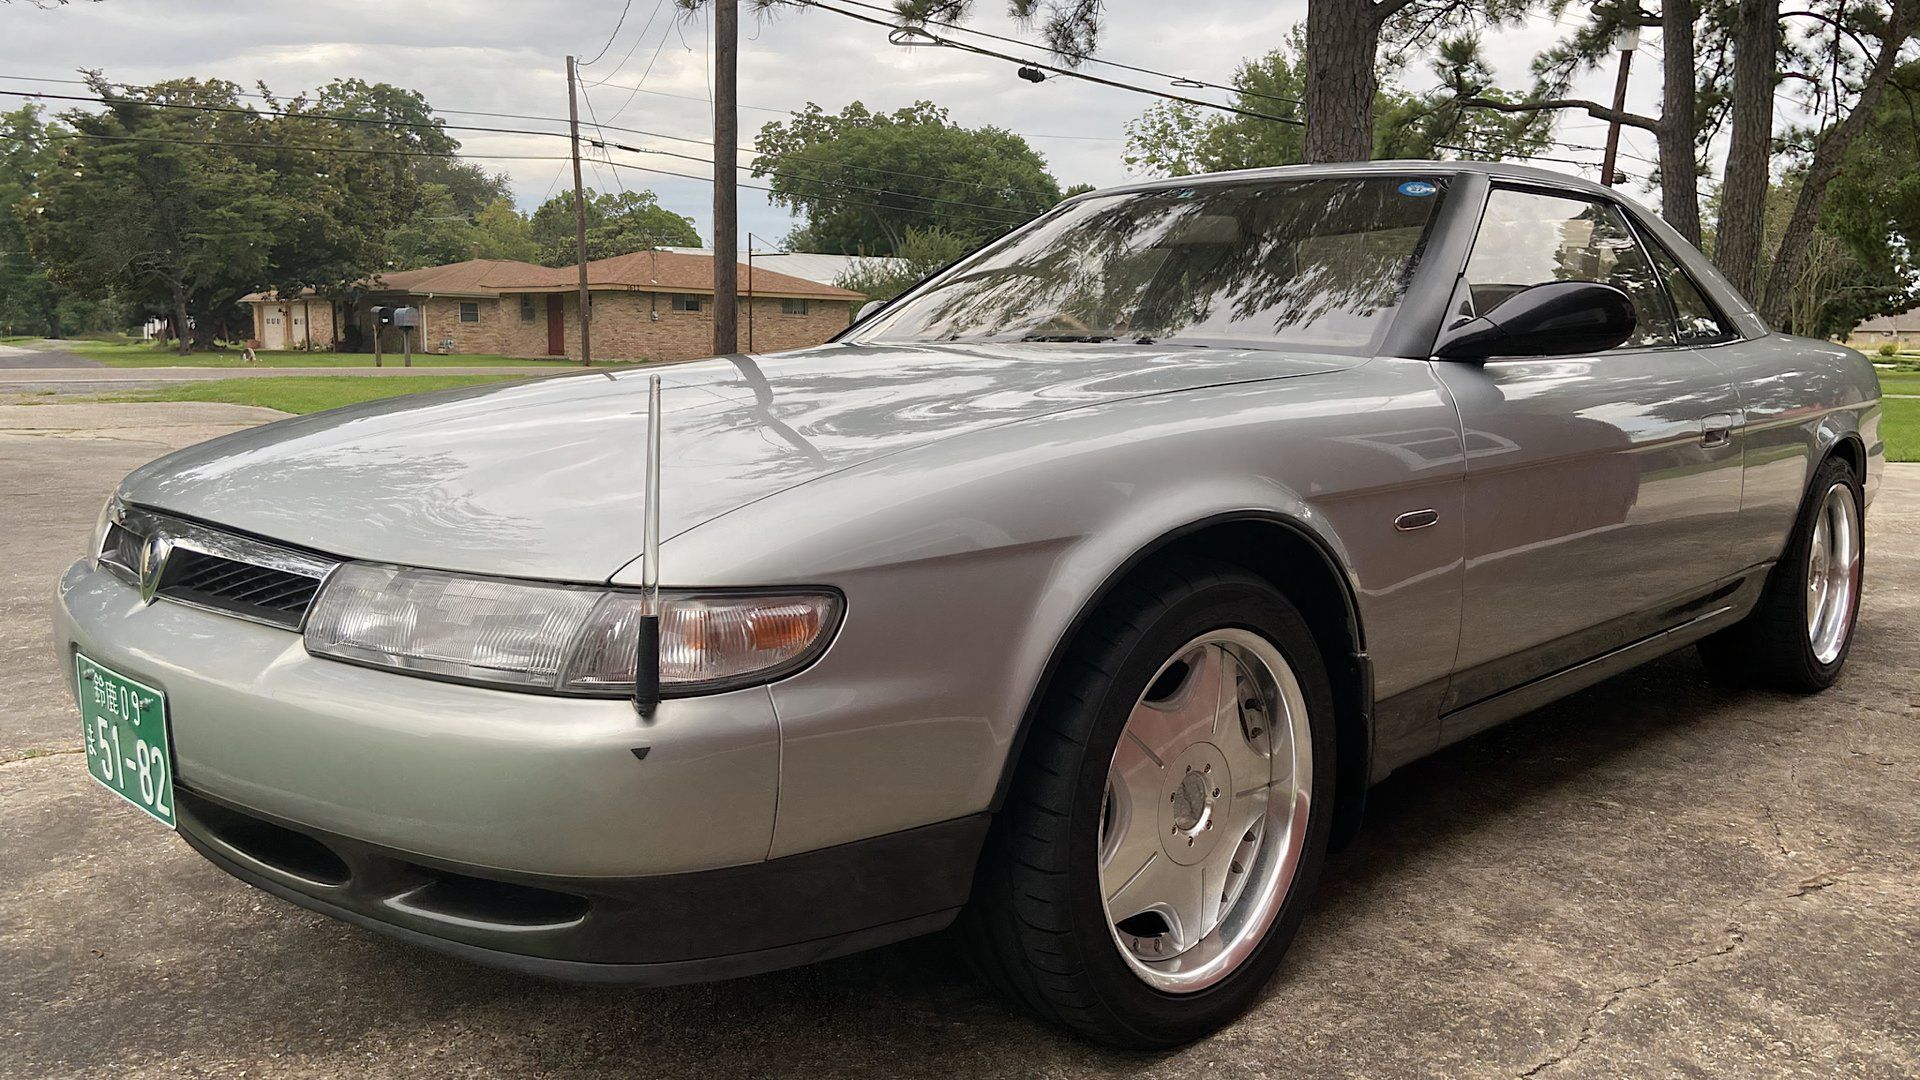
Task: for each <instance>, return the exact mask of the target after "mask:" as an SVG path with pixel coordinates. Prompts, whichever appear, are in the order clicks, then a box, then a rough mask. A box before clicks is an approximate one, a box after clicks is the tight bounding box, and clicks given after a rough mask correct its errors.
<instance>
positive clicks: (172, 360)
mask: <svg viewBox="0 0 1920 1080" xmlns="http://www.w3.org/2000/svg"><path fill="white" fill-rule="evenodd" d="M55 347H57V348H59V349H61V350H63V351H65V352H70V353H73V354H74V355H76V356H84V357H86V358H87V359H89V360H98V361H100V362H101V363H103V364H106V365H107V366H108V367H123V368H145V367H236V368H237V367H248V366H258V367H372V366H373V354H372V353H330V352H311V353H309V352H269V351H266V350H262V351H260V352H258V353H256V354H255V355H256V356H257V357H258V363H257V364H256V365H249V364H248V363H247V362H246V360H245V359H244V358H243V357H242V356H241V354H240V351H239V350H237V349H235V350H231V351H226V352H196V353H190V354H188V355H186V356H181V355H180V354H179V353H176V352H174V351H173V350H172V349H163V348H161V347H159V346H157V345H153V344H149V343H147V342H144V341H137V342H133V343H130V344H125V345H121V344H114V343H111V342H104V341H61V342H57V343H55ZM401 359H402V358H401V355H400V354H399V353H389V354H388V355H387V356H386V357H385V358H384V363H385V365H386V366H388V367H399V366H401ZM413 366H414V367H523V366H526V367H552V368H569V367H575V366H577V365H575V364H574V363H573V362H572V361H571V360H524V359H521V358H519V357H513V356H491V355H460V356H434V355H432V354H424V353H414V354H413Z"/></svg>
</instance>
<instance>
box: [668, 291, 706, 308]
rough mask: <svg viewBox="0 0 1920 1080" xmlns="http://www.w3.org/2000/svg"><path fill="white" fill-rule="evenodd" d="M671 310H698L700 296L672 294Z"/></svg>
mask: <svg viewBox="0 0 1920 1080" xmlns="http://www.w3.org/2000/svg"><path fill="white" fill-rule="evenodd" d="M673 310H675V311H699V310H700V298H699V297H697V296H688V295H686V294H685V293H675V294H673Z"/></svg>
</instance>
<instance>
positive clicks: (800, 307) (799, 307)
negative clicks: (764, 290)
mask: <svg viewBox="0 0 1920 1080" xmlns="http://www.w3.org/2000/svg"><path fill="white" fill-rule="evenodd" d="M806 313H807V302H806V301H805V300H782V301H780V314H782V315H805V314H806Z"/></svg>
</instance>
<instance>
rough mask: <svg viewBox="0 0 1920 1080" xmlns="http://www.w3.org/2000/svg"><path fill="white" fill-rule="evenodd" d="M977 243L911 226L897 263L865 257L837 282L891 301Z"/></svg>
mask: <svg viewBox="0 0 1920 1080" xmlns="http://www.w3.org/2000/svg"><path fill="white" fill-rule="evenodd" d="M1089 190H1091V188H1089ZM977 246H978V245H977V244H974V243H973V242H972V241H970V240H968V239H967V238H966V237H964V236H961V235H959V234H958V233H950V232H947V231H946V230H945V229H941V228H939V227H937V226H936V227H932V228H926V229H918V228H909V229H908V230H907V238H906V240H905V241H904V242H903V243H901V245H900V251H899V254H898V255H897V256H895V261H894V262H891V263H887V262H881V261H880V260H878V259H869V260H862V261H861V262H859V263H856V264H854V265H853V266H852V267H850V268H848V269H847V271H846V272H845V273H843V274H841V275H840V276H839V277H837V278H835V279H834V282H833V283H834V284H835V285H838V286H840V287H841V288H843V289H851V290H853V291H854V292H857V293H860V294H861V295H863V296H865V297H866V298H867V299H869V300H891V299H893V298H894V297H896V296H899V295H900V294H901V293H903V292H905V291H907V288H908V287H909V286H911V285H913V284H915V283H916V282H918V281H919V280H920V279H922V278H924V277H926V276H927V275H928V274H931V273H933V272H934V271H935V270H938V269H940V268H941V267H943V266H946V265H948V264H950V263H953V262H956V261H958V260H959V259H961V258H963V257H965V256H966V255H968V254H969V253H971V252H972V251H973V250H974V248H976V247H977Z"/></svg>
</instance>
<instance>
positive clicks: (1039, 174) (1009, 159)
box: [753, 101, 1060, 255]
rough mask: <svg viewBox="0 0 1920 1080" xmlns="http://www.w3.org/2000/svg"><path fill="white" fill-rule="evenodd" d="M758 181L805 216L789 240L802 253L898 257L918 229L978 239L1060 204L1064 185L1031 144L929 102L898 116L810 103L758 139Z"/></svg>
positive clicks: (856, 105) (776, 199) (772, 125)
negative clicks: (959, 119) (966, 122)
mask: <svg viewBox="0 0 1920 1080" xmlns="http://www.w3.org/2000/svg"><path fill="white" fill-rule="evenodd" d="M754 148H755V150H757V151H758V153H759V155H760V156H759V157H757V158H756V159H755V160H754V164H753V173H754V175H755V176H763V177H768V178H769V179H770V186H771V187H772V189H773V195H772V198H773V201H774V202H776V203H778V204H780V205H782V206H785V207H788V208H790V209H792V210H794V211H797V212H799V213H802V214H805V215H806V218H807V223H806V224H805V225H804V226H802V227H800V228H799V229H797V230H795V231H794V233H793V234H792V235H791V236H789V237H788V238H787V244H788V246H790V247H792V248H794V249H796V250H801V251H825V252H838V253H841V254H848V255H858V254H870V255H893V254H896V253H898V252H899V251H900V250H901V249H902V246H903V245H904V244H905V243H906V240H907V234H908V231H909V230H911V229H915V228H918V229H927V228H939V229H941V230H943V231H945V232H948V233H952V234H954V235H956V236H961V237H965V238H966V239H968V240H969V241H971V242H973V243H975V244H978V243H980V242H982V241H985V240H987V239H988V238H990V237H993V236H996V235H998V234H1000V233H1002V232H1005V231H1006V230H1007V229H1009V228H1011V227H1013V226H1014V225H1017V224H1020V223H1021V222H1023V221H1025V220H1027V219H1028V218H1031V217H1033V216H1034V215H1036V214H1039V213H1040V212H1041V211H1043V210H1046V209H1047V208H1048V207H1051V206H1053V205H1054V204H1055V203H1057V202H1059V201H1060V185H1059V183H1058V182H1056V181H1055V180H1054V178H1053V177H1052V175H1050V174H1049V173H1048V172H1047V167H1046V162H1045V161H1044V160H1042V159H1041V157H1040V155H1039V154H1037V153H1035V152H1034V150H1033V148H1032V147H1029V146H1028V145H1027V142H1026V140H1025V139H1022V138H1021V137H1020V136H1018V135H1015V134H1013V133H1012V132H1010V131H1005V130H1002V129H1000V128H995V127H983V128H965V127H961V126H960V125H958V124H955V123H953V121H952V120H950V119H949V118H948V116H947V111H946V110H945V109H942V108H940V107H938V106H936V105H934V104H933V103H931V102H926V101H921V102H916V103H915V104H913V105H911V106H909V107H907V108H904V109H899V110H896V111H894V112H892V113H874V112H869V111H868V110H867V107H866V106H865V105H862V104H861V103H860V102H857V101H856V102H854V103H852V104H851V105H848V106H847V107H845V108H844V109H841V110H840V112H839V113H837V114H834V113H828V112H826V111H824V110H823V109H821V108H820V106H818V105H815V104H813V103H812V102H809V103H808V104H807V107H806V108H805V109H804V110H802V111H800V112H796V113H794V114H793V115H792V118H791V119H789V120H785V121H778V122H774V123H770V124H767V125H766V126H765V127H762V128H761V129H760V135H759V137H758V138H757V139H756V140H755V141H754Z"/></svg>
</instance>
